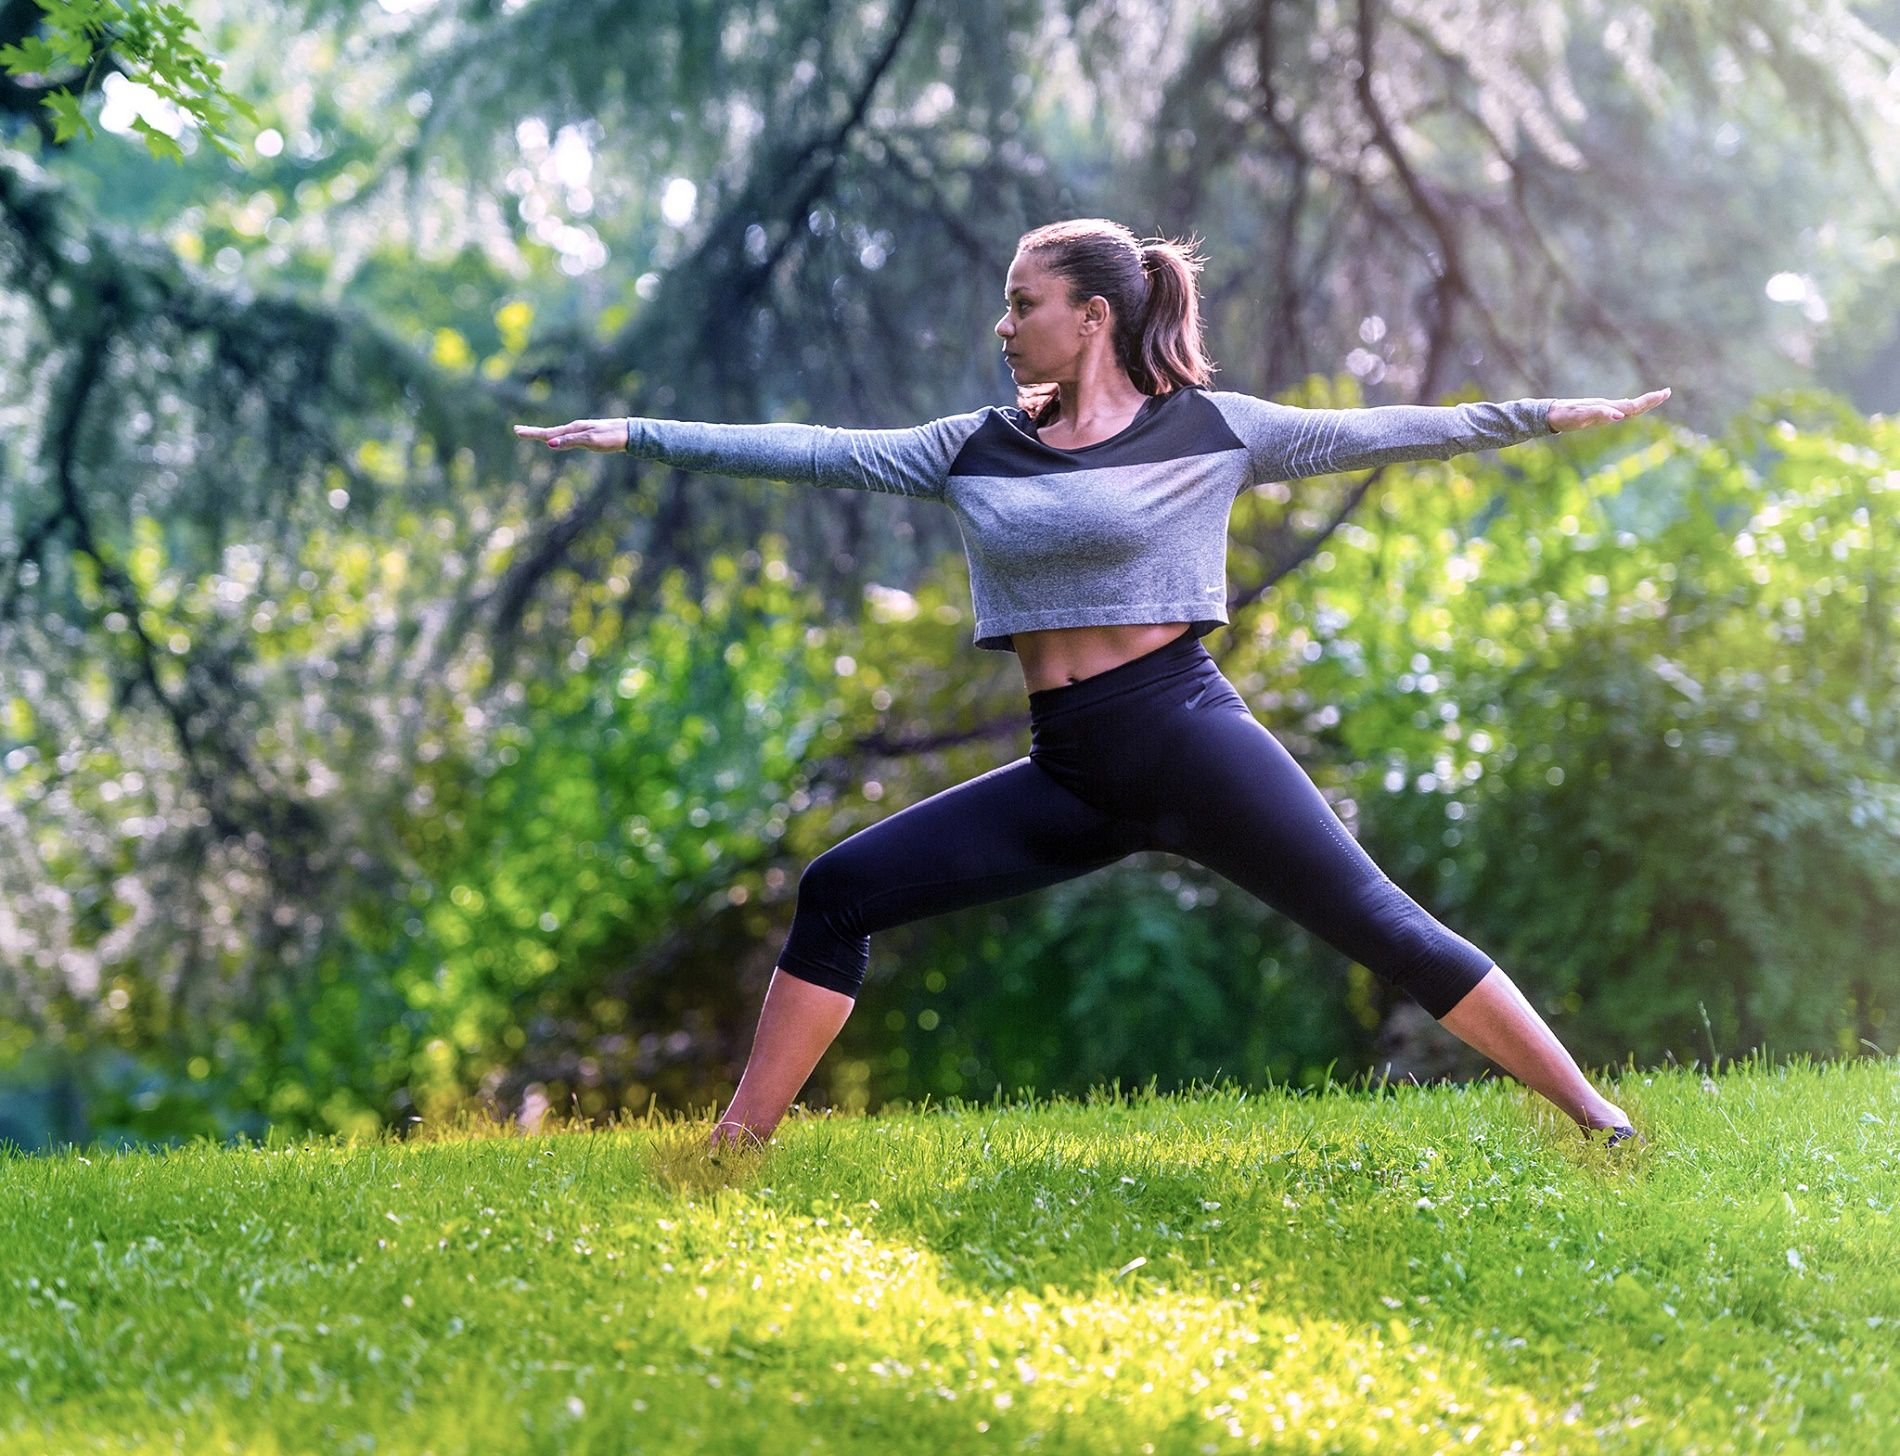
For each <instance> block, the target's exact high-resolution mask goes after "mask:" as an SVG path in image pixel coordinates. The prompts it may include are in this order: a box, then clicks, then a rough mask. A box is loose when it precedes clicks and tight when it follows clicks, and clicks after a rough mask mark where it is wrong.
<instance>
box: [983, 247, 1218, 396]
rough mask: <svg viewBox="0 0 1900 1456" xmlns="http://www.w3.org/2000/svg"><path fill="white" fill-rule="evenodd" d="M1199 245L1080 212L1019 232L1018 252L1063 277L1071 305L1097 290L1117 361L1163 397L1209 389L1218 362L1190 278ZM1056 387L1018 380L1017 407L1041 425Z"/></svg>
mask: <svg viewBox="0 0 1900 1456" xmlns="http://www.w3.org/2000/svg"><path fill="white" fill-rule="evenodd" d="M1196 246H1198V245H1197V244H1196V243H1195V242H1194V240H1192V239H1190V240H1188V241H1187V242H1186V243H1181V242H1176V241H1173V240H1171V239H1168V238H1158V237H1156V238H1142V239H1137V238H1136V237H1135V235H1134V234H1133V233H1131V232H1130V231H1129V230H1128V229H1127V228H1125V227H1123V226H1122V225H1121V224H1120V223H1118V222H1111V221H1110V220H1109V219H1107V218H1105V217H1078V218H1071V219H1069V220H1068V221H1066V222H1052V223H1049V224H1047V225H1045V226H1043V227H1039V228H1035V229H1033V230H1032V231H1030V232H1026V233H1024V234H1023V235H1022V237H1021V238H1020V239H1018V241H1017V243H1016V251H1017V252H1019V253H1035V254H1036V255H1037V258H1036V261H1037V262H1038V263H1040V264H1041V265H1042V266H1043V267H1044V268H1046V269H1047V270H1048V271H1049V272H1050V273H1052V274H1053V275H1055V276H1056V277H1058V278H1060V279H1062V280H1063V282H1064V283H1065V284H1066V285H1067V293H1068V300H1069V305H1070V306H1071V307H1072V308H1079V307H1080V306H1081V305H1082V304H1083V303H1084V302H1086V301H1087V300H1088V299H1091V298H1093V297H1095V295H1096V294H1098V293H1099V294H1100V295H1101V296H1102V297H1103V298H1105V299H1106V300H1108V306H1109V309H1110V310H1111V312H1112V313H1113V316H1114V320H1115V325H1114V329H1115V331H1114V336H1113V338H1112V340H1111V342H1112V344H1113V346H1114V349H1115V360H1116V362H1117V363H1118V364H1120V365H1121V366H1122V368H1123V369H1124V370H1125V371H1126V372H1127V374H1128V377H1129V379H1130V380H1131V381H1133V383H1134V386H1135V388H1136V389H1138V390H1140V391H1141V392H1142V393H1143V394H1168V393H1171V392H1172V391H1174V390H1176V389H1179V388H1181V387H1182V386H1184V385H1189V384H1197V385H1200V386H1201V387H1202V388H1203V389H1204V388H1206V387H1207V386H1208V385H1209V384H1211V383H1213V379H1214V371H1215V369H1217V368H1218V367H1219V366H1218V365H1216V364H1215V363H1214V362H1213V360H1211V359H1209V358H1208V357H1207V350H1206V348H1205V346H1204V345H1203V343H1202V340H1201V308H1200V291H1199V289H1198V288H1197V287H1196V285H1195V277H1196V275H1197V274H1199V272H1200V271H1201V269H1202V268H1203V267H1204V266H1205V265H1206V262H1207V260H1206V259H1205V258H1202V257H1199V256H1198V255H1197V254H1196V253H1195V251H1194V249H1195V248H1196ZM1059 392H1060V386H1058V385H1054V384H1032V385H1020V386H1018V387H1017V390H1016V406H1017V408H1018V409H1020V410H1022V411H1023V412H1024V413H1025V414H1027V415H1028V416H1029V417H1030V419H1032V420H1034V421H1035V422H1036V423H1037V424H1039V425H1040V424H1042V423H1043V422H1044V421H1043V416H1044V414H1045V413H1047V412H1048V410H1049V409H1050V408H1051V407H1052V406H1053V405H1054V404H1055V402H1056V396H1057V394H1058V393H1059Z"/></svg>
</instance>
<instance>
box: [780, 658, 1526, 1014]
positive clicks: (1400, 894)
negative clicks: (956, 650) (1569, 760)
mask: <svg viewBox="0 0 1900 1456" xmlns="http://www.w3.org/2000/svg"><path fill="white" fill-rule="evenodd" d="M1029 715H1030V727H1029V737H1030V749H1029V756H1028V757H1027V758H1019V759H1017V760H1016V761H1015V762H1014V763H1008V764H1005V765H1003V766H1002V767H1001V768H996V769H991V770H990V771H989V772H988V773H985V774H980V775H978V776H977V777H976V778H973V779H971V780H969V781H968V782H966V783H961V784H957V785H955V786H954V787H952V788H948V789H945V790H943V791H942V792H941V793H937V794H932V795H931V796H930V797H929V798H927V799H924V800H922V801H921V802H920V803H916V804H913V805H911V806H910V807H909V808H906V809H900V810H898V811H897V812H896V813H894V814H892V815H891V816H890V817H889V818H888V819H884V820H882V821H880V822H879V823H876V824H873V825H870V826H869V827H867V828H865V829H861V830H859V831H858V832H857V833H856V834H853V835H852V836H850V838H848V839H846V840H844V841H842V842H841V843H839V844H837V845H836V846H834V847H833V848H831V849H828V850H826V851H825V852H824V853H823V854H821V855H819V856H818V857H817V858H816V859H814V860H813V861H812V862H811V863H810V864H809V865H807V866H806V868H805V872H804V874H803V875H801V876H800V877H799V881H798V904H797V909H796V911H795V912H794V914H793V917H792V928H791V933H790V934H789V935H788V936H787V937H786V940H785V945H784V948H783V949H782V950H781V951H780V952H779V958H778V965H779V968H780V969H781V970H783V971H784V972H785V973H786V974H787V975H790V976H796V977H798V978H799V979H800V980H803V981H811V982H814V983H816V984H817V985H820V986H826V987H829V988H830V989H832V990H834V991H842V992H843V993H845V994H846V995H848V996H856V995H857V993H858V988H859V987H860V986H861V985H862V984H863V983H864V973H865V971H866V969H867V968H868V967H869V965H870V957H871V936H872V934H874V933H875V932H877V931H880V930H888V929H890V928H891V927H892V926H895V925H906V924H909V923H910V922H911V921H913V920H922V919H924V918H925V917H927V916H931V915H942V914H945V913H947V912H948V911H952V910H962V909H966V908H968V907H969V906H972V905H984V904H989V903H991V902H992V901H997V900H1007V899H1010V898H1011V897H1013V896H1016V895H1022V894H1026V893H1028V892H1029V891H1031V890H1039V889H1041V888H1043V887H1044V886H1046V885H1053V884H1056V883H1057V882H1059V881H1061V880H1067V879H1072V878H1074V877H1075V876H1077V875H1083V874H1087V873H1088V872H1089V871H1091V870H1096V869H1100V868H1102V866H1104V865H1110V864H1114V863H1115V862H1116V861H1117V860H1119V859H1123V858H1126V857H1127V856H1128V855H1130V854H1134V853H1136V852H1138V851H1141V850H1162V851H1165V852H1168V853H1171V854H1178V855H1181V856H1182V857H1184V858H1186V859H1190V860H1193V861H1194V862H1195V863H1197V864H1201V865H1205V866H1206V867H1207V868H1208V869H1211V870H1213V871H1214V872H1215V873H1216V874H1219V875H1221V876H1222V877H1223V878H1225V879H1227V880H1230V881H1232V882H1233V883H1234V884H1236V885H1238V886H1240V887H1241V888H1242V889H1244V890H1246V891H1247V892H1249V893H1250V894H1252V895H1255V896H1257V897H1258V898H1259V899H1261V900H1262V901H1264V902H1265V903H1267V904H1268V905H1271V906H1272V907H1273V908H1274V909H1275V910H1278V911H1280V912H1281V913H1282V914H1284V915H1287V916H1289V917H1290V918H1292V919H1293V920H1295V921H1297V922H1298V923H1299V924H1300V925H1302V926H1304V927H1305V928H1306V929H1308V930H1310V931H1311V932H1312V933H1313V934H1314V935H1316V936H1318V937H1319V938H1320V939H1322V940H1324V941H1326V942H1327V943H1328V944H1329V945H1331V946H1333V947H1334V948H1335V949H1337V950H1340V951H1343V952H1344V953H1345V954H1346V955H1348V956H1350V957H1351V958H1352V959H1353V960H1355V961H1357V962H1358V963H1359V964H1361V965H1363V966H1365V967H1366V968H1367V969H1368V970H1370V971H1372V972H1373V974H1375V975H1377V976H1379V977H1381V978H1383V979H1384V980H1386V981H1389V982H1391V983H1392V984H1394V985H1396V986H1399V987H1402V988H1403V989H1404V990H1405V991H1407V992H1408V993H1410V995H1411V996H1412V997H1413V998H1414V999H1415V1000H1416V1001H1417V1002H1418V1003H1419V1005H1421V1006H1423V1007H1424V1008H1425V1009H1426V1010H1427V1011H1429V1012H1430V1013H1431V1014H1432V1015H1433V1016H1434V1017H1442V1016H1443V1015H1444V1014H1445V1013H1446V1012H1447V1011H1449V1010H1450V1009H1451V1008H1452V1007H1453V1006H1456V1005H1457V1004H1458V1002H1459V1000H1460V999H1461V998H1462V997H1463V996H1464V994H1465V993H1466V992H1467V991H1469V990H1470V989H1471V988H1472V987H1473V986H1475V985H1477V984H1478V982H1479V981H1481V980H1482V979H1483V978H1484V975H1485V972H1486V971H1488V970H1489V969H1490V968H1491V964H1492V962H1491V958H1490V956H1488V955H1486V954H1485V953H1484V952H1483V951H1481V950H1479V949H1478V948H1477V947H1476V946H1475V945H1473V944H1472V943H1471V942H1470V941H1468V940H1466V939H1464V938H1463V937H1462V936H1459V935H1457V934H1455V933H1454V932H1452V931H1451V930H1448V929H1446V928H1445V926H1443V925H1441V924H1439V922H1438V921H1437V920H1435V919H1433V918H1432V916H1431V915H1429V914H1428V913H1427V912H1426V911H1425V910H1424V909H1422V908H1421V907H1420V906H1419V905H1418V903H1417V902H1416V901H1414V900H1413V899H1412V898H1411V897H1410V896H1409V895H1407V894H1406V893H1405V892H1404V891H1403V890H1401V889H1400V888H1399V887H1398V886H1397V885H1395V884H1393V883H1392V881H1391V880H1390V879H1388V878H1387V877H1386V874H1385V872H1384V871H1383V870H1381V869H1380V868H1379V867H1378V866H1377V865H1376V864H1374V863H1373V862H1372V859H1371V857H1370V856H1369V855H1368V854H1367V853H1366V852H1365V850H1363V849H1361V848H1360V847H1359V844H1358V842H1357V841H1356V840H1354V839H1353V837H1352V835H1351V834H1349V833H1348V832H1347V830H1346V827H1345V825H1343V824H1341V823H1340V821H1339V817H1338V816H1337V815H1336V814H1334V813H1333V811H1332V808H1331V806H1330V805H1328V804H1327V802H1326V800H1325V798H1324V797H1323V796H1322V795H1321V794H1320V791H1319V789H1318V787H1317V786H1315V784H1314V783H1313V781H1312V780H1311V779H1310V778H1308V777H1307V775H1306V772H1305V770H1304V769H1302V768H1301V767H1300V766H1299V764H1298V763H1296V762H1295V761H1294V759H1293V755H1292V754H1290V753H1288V752H1287V751H1286V749H1285V748H1284V747H1283V746H1282V745H1281V743H1280V741H1279V739H1277V738H1275V737H1274V736H1273V734H1272V733H1271V732H1269V731H1268V730H1267V728H1266V727H1265V726H1264V725H1263V724H1261V723H1260V722H1259V721H1258V720H1256V719H1255V718H1254V716H1253V713H1252V711H1251V710H1250V709H1249V708H1248V707H1247V704H1246V701H1245V700H1244V699H1243V698H1242V697H1241V696H1240V694H1239V693H1238V692H1236V691H1235V690H1234V687H1233V685H1232V684H1231V683H1229V682H1228V681H1227V679H1226V678H1225V677H1223V676H1222V675H1221V671H1220V668H1219V667H1218V666H1217V665H1216V663H1215V662H1214V659H1213V658H1211V657H1209V656H1208V654H1207V649H1206V648H1205V647H1203V646H1202V645H1201V641H1200V639H1199V638H1198V637H1196V636H1194V635H1193V630H1192V629H1191V628H1190V629H1188V630H1187V631H1184V632H1183V633H1182V634H1181V635H1180V636H1179V637H1176V638H1175V639H1174V640H1173V641H1171V642H1168V643H1166V644H1164V645H1163V646H1161V647H1157V648H1155V649H1154V650H1153V651H1152V652H1147V653H1143V654H1142V655H1141V656H1140V657H1137V658H1133V659H1131V660H1130V661H1128V662H1124V663H1122V664H1121V665H1120V666H1118V667H1113V668H1110V669H1109V670H1108V671H1107V672H1102V673H1097V674H1096V675H1095V676H1093V677H1087V678H1084V679H1082V681H1080V682H1074V683H1067V684H1065V685H1063V686H1062V687H1056V688H1048V689H1046V690H1044V691H1041V692H1032V693H1031V694H1030V695H1029Z"/></svg>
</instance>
